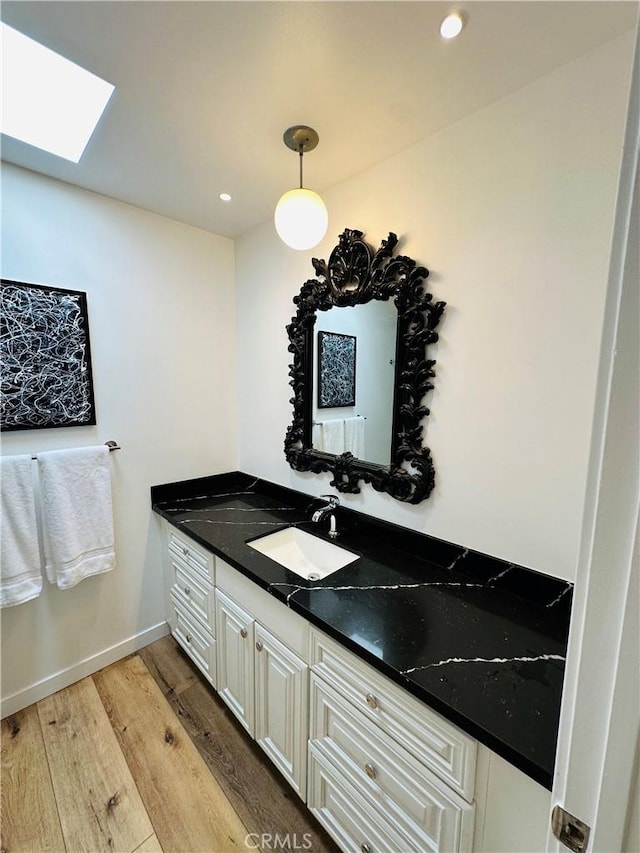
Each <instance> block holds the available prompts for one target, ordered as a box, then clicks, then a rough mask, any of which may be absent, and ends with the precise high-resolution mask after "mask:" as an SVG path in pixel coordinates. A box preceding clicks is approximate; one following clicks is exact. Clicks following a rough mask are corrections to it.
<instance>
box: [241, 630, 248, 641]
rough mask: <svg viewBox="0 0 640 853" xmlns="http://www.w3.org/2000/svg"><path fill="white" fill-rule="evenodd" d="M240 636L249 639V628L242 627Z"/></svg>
mask: <svg viewBox="0 0 640 853" xmlns="http://www.w3.org/2000/svg"><path fill="white" fill-rule="evenodd" d="M240 636H241V637H242V639H243V640H246V639H247V629H246V628H240Z"/></svg>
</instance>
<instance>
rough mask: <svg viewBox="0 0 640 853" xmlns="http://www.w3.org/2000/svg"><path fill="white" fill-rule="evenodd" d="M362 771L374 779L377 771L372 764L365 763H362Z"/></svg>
mask: <svg viewBox="0 0 640 853" xmlns="http://www.w3.org/2000/svg"><path fill="white" fill-rule="evenodd" d="M364 772H365V773H366V774H367V776H368V777H369V779H375V778H376V776H377V775H378V771H377V770H376V768H375V767H374V766H373V764H365V765H364Z"/></svg>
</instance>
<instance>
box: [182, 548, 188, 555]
mask: <svg viewBox="0 0 640 853" xmlns="http://www.w3.org/2000/svg"><path fill="white" fill-rule="evenodd" d="M182 553H183V554H184V555H185V557H188V556H189V551H188V549H187V548H183V549H182Z"/></svg>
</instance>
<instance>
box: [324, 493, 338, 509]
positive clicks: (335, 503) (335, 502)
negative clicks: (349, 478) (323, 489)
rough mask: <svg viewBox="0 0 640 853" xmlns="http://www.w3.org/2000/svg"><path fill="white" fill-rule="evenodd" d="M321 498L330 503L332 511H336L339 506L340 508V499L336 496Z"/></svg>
mask: <svg viewBox="0 0 640 853" xmlns="http://www.w3.org/2000/svg"><path fill="white" fill-rule="evenodd" d="M320 497H321V498H324V499H325V500H326V501H329V506H330V507H331V509H335V508H336V507H337V506H340V498H338V497H337V496H336V495H320Z"/></svg>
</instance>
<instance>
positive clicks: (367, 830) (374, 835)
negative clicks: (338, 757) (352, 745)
mask: <svg viewBox="0 0 640 853" xmlns="http://www.w3.org/2000/svg"><path fill="white" fill-rule="evenodd" d="M308 784H309V788H308V798H307V805H308V807H309V810H310V811H311V812H312V814H314V815H315V817H316V818H317V819H318V820H319V821H320V823H321V824H322V825H323V826H324V828H325V829H326V830H327V831H328V832H329V834H330V835H331V836H332V838H333V839H334V840H335V841H336V842H337V844H338V846H339V847H340V849H341V850H343V851H345V853H361V851H364V853H405V851H408V850H411V849H413V850H418V851H419V853H426V851H423V850H419V848H417V847H415V848H410V847H408V846H407V843H406V841H405V839H404V838H403V837H402V836H401V835H399V834H398V833H396V832H394V831H393V829H392V828H391V827H390V826H389V825H388V824H387V825H381V824H380V823H379V821H378V819H377V817H376V815H375V814H374V813H373V811H372V810H371V809H370V808H369V806H368V805H367V803H366V802H365V800H363V799H362V797H360V796H359V795H358V792H357V791H356V789H355V788H353V787H352V786H351V785H350V784H349V783H348V782H346V781H345V780H344V778H343V777H342V775H341V774H337V773H336V771H335V769H334V768H333V766H332V765H331V764H330V763H329V762H328V761H327V760H326V758H325V757H324V756H323V755H322V754H321V753H320V752H318V751H317V750H316V749H315V747H314V746H313V745H310V747H309V783H308Z"/></svg>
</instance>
